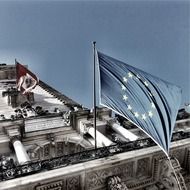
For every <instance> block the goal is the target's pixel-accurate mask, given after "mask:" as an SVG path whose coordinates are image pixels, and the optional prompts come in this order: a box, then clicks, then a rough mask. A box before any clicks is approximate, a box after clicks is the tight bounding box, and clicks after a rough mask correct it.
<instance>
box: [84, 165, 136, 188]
mask: <svg viewBox="0 0 190 190" xmlns="http://www.w3.org/2000/svg"><path fill="white" fill-rule="evenodd" d="M133 165H134V162H129V163H126V164H122V165H117V166H115V167H109V168H106V169H102V170H96V171H93V172H89V173H87V174H86V176H87V179H86V184H87V189H93V188H97V187H99V188H101V187H102V186H106V184H107V178H108V177H110V176H116V175H117V176H120V177H121V178H124V179H127V178H130V177H132V176H133V174H134V170H133Z"/></svg>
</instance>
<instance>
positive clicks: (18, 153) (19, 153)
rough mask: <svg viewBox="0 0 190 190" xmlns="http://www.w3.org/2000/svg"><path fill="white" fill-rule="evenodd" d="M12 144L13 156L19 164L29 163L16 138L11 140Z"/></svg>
mask: <svg viewBox="0 0 190 190" xmlns="http://www.w3.org/2000/svg"><path fill="white" fill-rule="evenodd" d="M12 144H13V147H14V150H15V154H16V157H17V160H18V163H19V164H25V163H27V162H29V161H30V158H29V156H28V154H27V152H26V150H25V148H24V146H23V144H22V142H21V141H20V140H19V139H18V138H14V139H13V140H12Z"/></svg>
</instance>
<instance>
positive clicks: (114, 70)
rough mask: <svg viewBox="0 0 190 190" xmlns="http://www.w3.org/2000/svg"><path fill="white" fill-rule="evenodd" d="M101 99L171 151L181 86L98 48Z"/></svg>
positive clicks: (105, 104) (101, 101) (102, 102)
mask: <svg viewBox="0 0 190 190" xmlns="http://www.w3.org/2000/svg"><path fill="white" fill-rule="evenodd" d="M98 61H99V70H100V103H101V104H102V105H103V106H106V107H108V108H110V109H112V110H113V111H115V112H117V113H119V114H120V115H122V116H124V117H125V118H127V119H128V120H130V121H131V122H133V123H134V124H135V125H136V126H138V127H139V128H141V129H142V130H143V131H144V132H145V133H147V134H148V135H149V136H150V137H151V138H152V139H153V140H154V141H155V142H156V143H157V144H158V145H160V147H161V148H163V150H164V152H165V153H167V154H168V152H169V147H170V141H171V137H172V132H173V128H174V125H175V120H176V116H177V113H178V109H179V106H180V102H181V89H180V88H179V87H177V86H175V85H172V84H170V83H168V82H165V81H163V80H161V79H159V78H157V77H155V76H152V75H150V74H148V73H146V72H144V71H142V70H140V69H137V68H134V67H132V66H130V65H127V64H125V63H123V62H121V61H118V60H116V59H114V58H112V57H109V56H107V55H104V54H102V53H100V52H98Z"/></svg>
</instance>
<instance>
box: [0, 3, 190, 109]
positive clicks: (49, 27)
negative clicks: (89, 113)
mask: <svg viewBox="0 0 190 190" xmlns="http://www.w3.org/2000/svg"><path fill="white" fill-rule="evenodd" d="M189 35H190V1H182V0H179V1H172V0H170V1H159V0H157V1H156V0H152V1H144V0H141V1H61V0H60V1H29V0H28V1H16V0H15V1H0V62H6V63H9V64H13V63H14V59H15V58H17V60H18V61H19V62H21V63H23V64H27V65H28V66H29V68H30V70H32V71H33V72H34V73H36V74H37V75H38V77H39V78H40V79H41V80H43V81H44V82H46V83H48V84H50V85H51V86H53V87H55V88H56V89H58V90H59V91H61V92H62V93H63V94H65V95H67V96H69V97H71V98H72V99H74V100H75V101H77V102H79V103H81V104H83V105H84V106H87V107H89V108H90V107H91V106H92V103H93V101H92V90H93V89H92V85H93V81H92V72H93V51H92V41H96V42H97V49H98V50H99V51H102V52H103V53H105V54H107V55H110V56H112V57H115V58H117V59H119V60H122V61H124V62H126V63H128V64H130V65H132V66H134V67H137V68H140V69H142V70H144V71H146V72H149V73H151V74H153V75H156V76H158V77H160V78H162V79H164V80H166V81H169V82H171V83H174V84H176V85H179V86H180V87H181V88H182V90H183V99H182V104H184V103H187V102H190V36H189Z"/></svg>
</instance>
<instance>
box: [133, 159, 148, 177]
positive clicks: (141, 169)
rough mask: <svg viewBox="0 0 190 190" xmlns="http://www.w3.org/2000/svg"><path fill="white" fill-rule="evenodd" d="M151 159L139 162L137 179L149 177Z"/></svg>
mask: <svg viewBox="0 0 190 190" xmlns="http://www.w3.org/2000/svg"><path fill="white" fill-rule="evenodd" d="M149 165H150V158H143V159H140V160H138V161H137V171H136V176H137V177H146V176H148V171H149V167H150V166H149Z"/></svg>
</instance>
